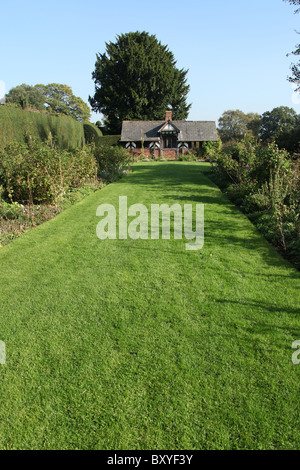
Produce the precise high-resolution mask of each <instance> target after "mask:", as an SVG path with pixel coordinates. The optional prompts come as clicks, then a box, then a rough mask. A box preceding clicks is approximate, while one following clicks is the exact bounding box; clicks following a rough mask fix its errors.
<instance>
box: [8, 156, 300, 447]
mask: <svg viewBox="0 0 300 470" xmlns="http://www.w3.org/2000/svg"><path fill="white" fill-rule="evenodd" d="M207 170H208V167H207V166H205V165H201V164H193V163H179V162H178V163H177V162H176V163H173V162H171V163H162V162H158V163H148V164H147V163H146V164H144V165H136V166H134V172H133V174H131V175H130V176H127V177H125V178H124V179H123V180H121V181H119V182H117V183H114V184H111V185H109V186H107V187H106V188H105V189H103V190H102V191H99V192H97V193H94V194H93V195H91V196H89V197H87V198H86V199H84V200H83V201H82V202H80V203H79V204H77V205H75V206H73V207H71V208H70V209H68V210H66V211H65V212H63V213H62V214H60V215H58V216H57V217H56V218H55V219H53V220H51V221H49V222H47V223H45V224H43V225H41V226H39V227H37V228H35V229H33V230H32V231H31V232H28V233H25V234H24V235H22V237H20V238H19V239H17V240H15V241H13V242H12V243H10V244H9V245H7V246H5V247H3V248H0V282H1V293H0V302H1V304H0V305H1V307H0V340H3V341H5V344H6V355H7V364H6V365H0V378H1V382H0V383H1V402H0V447H1V449H170V450H171V449H174V450H175V449H266V448H267V449H273V448H274V449H281V448H294V449H296V448H297V449H299V448H300V429H299V423H300V416H299V409H300V407H299V394H300V365H299V366H296V365H293V364H292V360H291V358H292V353H293V352H294V351H293V350H292V348H291V345H292V342H293V341H295V340H300V315H299V303H300V302H299V300H300V298H299V278H300V276H299V273H297V271H296V270H295V269H294V268H293V267H292V266H291V265H290V264H289V263H288V262H286V261H284V260H283V259H282V258H281V257H280V256H279V255H278V254H277V253H276V251H275V249H274V248H272V247H271V246H270V245H269V244H268V243H267V242H266V241H265V240H264V239H263V238H262V237H261V236H260V235H259V233H258V232H257V230H256V229H255V227H254V226H253V225H252V224H251V223H250V222H249V221H248V219H247V218H246V217H245V216H244V215H243V214H241V213H240V212H239V210H238V209H237V208H236V207H235V206H233V205H232V204H231V203H230V202H229V201H228V200H227V199H226V197H225V196H224V195H222V193H221V192H220V190H219V189H218V188H217V187H216V186H215V185H214V184H213V183H212V182H211V181H210V180H209V179H208V177H207V176H206V172H207ZM120 195H122V196H124V195H125V196H127V197H128V204H129V205H130V204H133V203H136V202H139V203H143V204H145V205H146V206H147V207H149V208H150V204H151V203H160V204H161V203H167V204H173V203H175V202H177V203H180V204H184V203H193V204H196V203H204V204H205V244H204V248H203V249H202V250H200V251H186V250H185V240H182V241H181V240H175V241H174V240H172V239H171V240H130V239H128V240H105V241H101V240H99V239H98V238H97V237H96V225H97V223H98V221H99V218H97V217H96V209H97V206H98V205H99V204H102V203H112V204H115V205H116V206H118V198H119V196H120Z"/></svg>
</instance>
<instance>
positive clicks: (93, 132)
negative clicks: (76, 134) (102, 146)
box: [83, 122, 103, 144]
mask: <svg viewBox="0 0 300 470" xmlns="http://www.w3.org/2000/svg"><path fill="white" fill-rule="evenodd" d="M83 129H84V137H85V141H86V143H87V144H91V143H92V142H95V141H96V140H97V139H98V137H102V135H103V134H102V132H101V131H100V129H99V128H98V127H97V126H95V124H92V123H91V122H85V123H84V124H83Z"/></svg>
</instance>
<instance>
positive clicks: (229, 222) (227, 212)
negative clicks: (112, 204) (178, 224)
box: [119, 162, 299, 279]
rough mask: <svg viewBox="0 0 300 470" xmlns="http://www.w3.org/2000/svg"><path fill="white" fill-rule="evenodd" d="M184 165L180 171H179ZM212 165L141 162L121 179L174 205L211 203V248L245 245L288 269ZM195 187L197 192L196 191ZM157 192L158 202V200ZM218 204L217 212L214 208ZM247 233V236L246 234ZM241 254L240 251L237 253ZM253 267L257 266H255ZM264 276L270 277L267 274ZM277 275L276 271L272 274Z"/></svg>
mask: <svg viewBox="0 0 300 470" xmlns="http://www.w3.org/2000/svg"><path fill="white" fill-rule="evenodd" d="M179 165H180V171H178V170H179ZM140 170H142V171H140ZM208 171H209V167H207V166H204V165H201V164H198V165H197V164H194V165H193V164H185V163H182V162H181V163H180V164H176V163H175V164H174V165H172V164H170V163H162V162H159V163H157V164H155V165H152V164H151V163H149V164H138V165H135V166H134V167H133V174H132V175H130V176H129V177H128V178H124V179H123V180H120V182H119V183H120V184H130V185H140V186H146V187H147V186H148V185H149V189H148V188H147V191H149V193H150V192H160V196H159V198H160V201H161V203H169V204H173V203H176V201H178V202H183V203H186V204H192V203H193V204H197V203H199V204H204V205H209V206H210V207H209V211H210V215H209V218H205V245H206V246H208V247H210V248H212V249H213V248H215V247H216V245H217V246H219V247H224V248H225V247H227V248H228V249H232V248H234V247H242V248H244V249H246V250H249V251H252V252H254V251H255V252H256V253H259V255H260V256H261V257H262V258H263V259H264V261H265V262H266V263H267V264H268V265H269V266H273V267H276V268H279V269H280V268H281V271H283V270H282V268H286V267H291V268H292V265H291V264H290V263H289V262H288V261H286V260H284V258H283V257H282V256H281V255H280V254H279V253H278V252H277V251H276V249H275V248H274V247H273V246H272V245H271V244H270V243H269V242H268V241H267V240H266V239H265V238H264V237H263V235H261V234H260V233H259V231H258V230H257V229H256V228H255V226H254V225H253V224H252V223H251V222H250V221H249V219H248V218H247V216H246V215H245V214H243V213H242V212H241V211H240V210H239V209H238V208H237V207H236V206H235V205H234V204H233V203H231V202H230V201H229V199H228V198H227V197H226V195H224V194H223V193H222V192H221V190H220V189H219V188H218V187H217V186H216V185H215V184H214V183H213V182H212V181H211V180H210V179H209V178H208V176H207V173H208ZM193 186H194V188H195V192H194V193H193V190H194V188H193ZM160 201H158V198H157V195H155V197H154V202H155V203H158V202H160ZM214 207H215V213H214V214H213V211H212V209H213V208H214ZM243 233H244V234H245V236H243ZM237 254H238V253H237ZM252 267H253V265H252ZM260 275H264V276H268V275H267V274H262V273H260ZM282 275H285V277H290V278H295V279H296V278H299V275H297V273H296V272H295V271H294V269H291V270H290V272H289V273H288V274H287V271H285V274H278V276H282ZM270 276H271V277H273V273H272V274H270Z"/></svg>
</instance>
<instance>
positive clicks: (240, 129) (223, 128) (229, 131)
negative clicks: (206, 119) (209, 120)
mask: <svg viewBox="0 0 300 470" xmlns="http://www.w3.org/2000/svg"><path fill="white" fill-rule="evenodd" d="M218 124H219V126H218V131H219V134H220V137H221V139H222V141H223V142H226V141H228V140H231V139H236V140H240V139H242V138H243V137H244V136H245V134H247V133H248V134H252V135H253V136H254V137H256V138H258V135H259V129H260V115H259V114H255V113H248V114H245V113H243V111H241V110H240V109H236V110H228V111H224V113H223V114H222V116H221V117H220V119H219V123H218Z"/></svg>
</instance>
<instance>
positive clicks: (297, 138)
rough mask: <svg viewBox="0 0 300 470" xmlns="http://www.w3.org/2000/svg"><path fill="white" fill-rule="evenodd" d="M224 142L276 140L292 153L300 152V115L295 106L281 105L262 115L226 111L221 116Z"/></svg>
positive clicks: (219, 124)
mask: <svg viewBox="0 0 300 470" xmlns="http://www.w3.org/2000/svg"><path fill="white" fill-rule="evenodd" d="M218 131H219V134H220V137H221V139H222V142H228V141H230V140H237V141H240V140H243V139H244V138H245V137H253V138H255V139H257V140H262V141H263V142H276V143H277V145H278V146H279V147H280V148H285V149H286V150H288V151H289V152H299V151H300V115H298V114H297V113H296V111H295V110H294V109H293V108H289V107H287V106H279V107H277V108H274V109H273V110H272V111H266V112H265V113H263V114H262V115H261V116H260V115H259V114H255V113H248V114H245V113H243V111H241V110H239V109H237V110H228V111H225V112H224V113H223V114H222V116H221V117H220V119H219V122H218Z"/></svg>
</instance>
